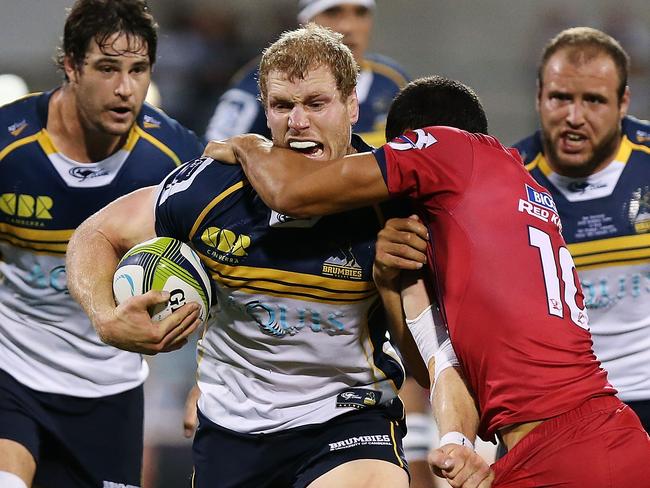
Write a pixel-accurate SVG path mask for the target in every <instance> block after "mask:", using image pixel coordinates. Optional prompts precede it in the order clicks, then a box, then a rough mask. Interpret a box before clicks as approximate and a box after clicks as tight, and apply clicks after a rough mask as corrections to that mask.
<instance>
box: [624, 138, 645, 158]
mask: <svg viewBox="0 0 650 488" xmlns="http://www.w3.org/2000/svg"><path fill="white" fill-rule="evenodd" d="M626 139H627V137H626ZM630 147H631V150H632V151H641V152H644V153H646V154H650V147H648V146H644V145H643V144H635V143H633V142H631V141H630Z"/></svg>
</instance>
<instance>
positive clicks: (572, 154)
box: [537, 50, 630, 177]
mask: <svg viewBox="0 0 650 488" xmlns="http://www.w3.org/2000/svg"><path fill="white" fill-rule="evenodd" d="M542 77H543V85H542V86H541V87H539V90H538V95H537V110H538V112H539V116H540V121H541V126H542V138H543V142H544V152H545V154H546V156H547V159H548V162H549V164H550V166H551V167H552V168H553V169H554V170H555V171H557V172H558V173H560V174H563V175H565V176H572V177H581V176H587V175H589V174H592V173H594V172H596V171H598V170H600V169H602V168H604V167H605V166H607V164H609V163H610V162H611V160H612V159H613V158H614V157H615V156H616V151H617V150H618V146H619V144H620V140H621V119H622V118H623V116H625V114H626V113H627V108H628V106H629V101H630V95H629V91H628V90H626V91H625V95H624V96H623V97H622V99H621V100H619V98H618V95H617V88H618V85H619V76H618V73H617V71H616V66H615V64H614V61H613V60H612V58H611V57H609V56H607V55H606V54H600V55H597V56H595V57H593V58H592V59H590V60H588V61H585V59H581V60H579V62H577V63H576V62H575V60H572V59H569V57H568V56H567V51H566V50H560V51H558V52H556V53H555V54H554V55H553V56H551V57H550V58H549V60H548V62H547V63H546V66H545V67H544V70H543V73H542Z"/></svg>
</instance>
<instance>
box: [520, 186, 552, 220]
mask: <svg viewBox="0 0 650 488" xmlns="http://www.w3.org/2000/svg"><path fill="white" fill-rule="evenodd" d="M517 210H518V211H519V212H522V213H527V214H528V215H531V216H533V217H535V218H537V219H539V220H541V221H543V222H551V223H553V224H555V225H557V227H558V229H560V232H562V222H560V217H559V215H558V212H557V207H556V206H555V202H554V201H553V197H552V196H551V195H550V194H549V193H547V192H540V191H537V190H535V189H534V188H532V187H530V186H528V185H526V200H524V199H523V198H520V199H519V206H518V208H517Z"/></svg>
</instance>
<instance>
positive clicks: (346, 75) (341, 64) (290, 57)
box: [257, 23, 359, 106]
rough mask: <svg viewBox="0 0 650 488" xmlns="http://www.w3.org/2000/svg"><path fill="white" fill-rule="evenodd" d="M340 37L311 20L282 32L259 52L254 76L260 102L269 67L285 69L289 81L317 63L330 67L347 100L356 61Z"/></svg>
mask: <svg viewBox="0 0 650 488" xmlns="http://www.w3.org/2000/svg"><path fill="white" fill-rule="evenodd" d="M342 39H343V36H342V35H341V34H338V33H336V32H334V31H332V30H330V29H328V28H326V27H322V26H319V25H316V24H314V23H309V24H307V25H306V26H305V27H301V28H299V29H295V30H292V31H287V32H284V33H282V35H281V36H280V38H279V39H278V40H277V41H275V42H274V43H273V44H271V45H270V46H269V47H268V48H266V49H265V50H264V52H263V53H262V60H261V61H260V69H259V78H258V80H257V83H258V86H259V90H260V97H261V99H262V103H263V104H264V105H265V106H266V101H267V94H268V86H267V84H268V78H269V73H270V72H271V71H274V70H275V71H279V72H280V73H285V74H286V75H287V77H288V79H289V80H291V81H293V80H297V79H300V80H304V79H305V76H306V75H307V73H308V72H309V71H310V70H312V69H314V68H319V67H321V66H324V67H327V68H329V69H330V71H331V73H332V76H334V80H335V81H336V89H337V90H338V91H339V93H340V95H341V99H342V100H347V98H348V97H349V96H350V95H351V94H352V91H353V90H354V89H355V87H356V85H357V76H358V74H359V65H358V64H357V62H356V61H355V60H354V56H352V52H351V51H350V49H349V48H348V47H347V46H346V45H345V44H343V42H342Z"/></svg>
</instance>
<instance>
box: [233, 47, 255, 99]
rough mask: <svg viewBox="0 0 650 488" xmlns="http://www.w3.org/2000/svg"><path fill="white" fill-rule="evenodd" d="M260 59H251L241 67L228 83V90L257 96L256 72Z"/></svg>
mask: <svg viewBox="0 0 650 488" xmlns="http://www.w3.org/2000/svg"><path fill="white" fill-rule="evenodd" d="M259 62H260V57H259V56H258V57H256V58H254V59H251V60H250V61H249V62H248V63H246V64H245V65H244V66H242V67H241V68H240V69H239V70H238V71H237V73H235V75H234V76H233V77H232V80H231V81H230V86H229V87H228V88H229V89H232V88H237V89H239V90H243V91H247V92H250V93H255V94H257V72H258V68H259Z"/></svg>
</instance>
